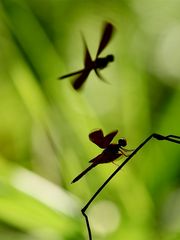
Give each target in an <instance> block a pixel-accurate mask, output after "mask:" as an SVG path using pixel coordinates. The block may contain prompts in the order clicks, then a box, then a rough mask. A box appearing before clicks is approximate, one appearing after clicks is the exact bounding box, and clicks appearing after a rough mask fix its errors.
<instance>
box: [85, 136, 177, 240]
mask: <svg viewBox="0 0 180 240" xmlns="http://www.w3.org/2000/svg"><path fill="white" fill-rule="evenodd" d="M152 138H155V139H156V140H159V141H162V140H166V141H169V142H173V143H177V144H180V136H176V135H168V136H163V135H160V134H157V133H153V134H151V135H150V136H149V137H147V138H146V139H145V140H144V141H143V142H142V143H141V144H140V145H139V146H138V147H137V148H136V149H135V150H134V151H133V152H132V153H131V154H130V155H129V157H127V158H126V159H125V161H124V162H123V163H122V164H121V165H120V166H119V167H118V168H117V169H116V170H115V171H114V172H113V173H112V174H111V175H110V176H109V177H108V178H107V180H106V181H105V182H104V183H103V184H102V185H101V187H100V188H99V189H98V190H97V191H96V192H95V194H94V195H93V196H92V197H91V199H90V200H89V201H88V202H87V204H86V205H85V206H84V207H83V208H82V209H81V212H82V215H83V216H84V217H85V221H86V226H87V230H88V236H89V240H92V234H91V227H90V224H89V219H88V216H87V215H86V213H85V212H86V210H87V208H88V207H89V205H90V204H91V203H92V202H93V200H94V199H95V198H96V197H97V195H98V194H99V193H100V192H101V191H102V190H103V188H104V187H105V186H106V185H107V184H108V183H109V182H110V180H111V179H112V178H113V177H114V176H115V175H116V174H117V173H118V172H119V171H120V170H121V169H122V168H123V167H124V166H125V165H126V163H128V162H129V160H130V159H131V158H132V157H133V156H134V155H135V154H136V153H137V152H138V151H139V150H140V149H141V148H143V147H144V145H145V144H146V143H147V142H149V141H150V140H151V139H152Z"/></svg>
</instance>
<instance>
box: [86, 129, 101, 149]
mask: <svg viewBox="0 0 180 240" xmlns="http://www.w3.org/2000/svg"><path fill="white" fill-rule="evenodd" d="M89 140H90V141H91V142H93V143H95V144H96V145H97V146H98V147H100V148H104V144H103V143H104V134H103V131H102V130H101V129H97V130H96V131H94V132H91V133H90V134H89Z"/></svg>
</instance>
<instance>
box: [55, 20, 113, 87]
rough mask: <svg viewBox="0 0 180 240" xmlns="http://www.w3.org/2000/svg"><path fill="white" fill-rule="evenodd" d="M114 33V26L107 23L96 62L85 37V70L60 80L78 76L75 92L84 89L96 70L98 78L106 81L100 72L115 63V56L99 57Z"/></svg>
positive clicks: (74, 83) (74, 84) (62, 77)
mask: <svg viewBox="0 0 180 240" xmlns="http://www.w3.org/2000/svg"><path fill="white" fill-rule="evenodd" d="M113 32H114V27H113V25H112V24H111V23H108V22H106V23H105V26H104V30H103V33H102V37H101V41H100V44H99V48H98V50H97V53H96V57H95V60H92V58H91V55H90V52H89V50H88V47H87V44H86V41H85V39H84V37H83V43H84V47H85V58H84V69H81V70H79V71H76V72H73V73H69V74H66V75H64V76H61V77H59V78H58V79H64V78H68V77H71V76H74V75H77V77H76V78H75V80H74V82H73V88H74V89H75V90H78V89H80V88H81V87H82V85H83V84H84V82H85V81H86V79H87V77H88V75H89V74H90V72H91V71H92V70H94V71H95V73H96V75H97V76H98V78H99V79H101V80H103V81H105V80H104V78H103V77H102V76H101V74H100V73H99V70H100V69H103V68H105V67H106V66H107V65H108V63H109V62H113V61H114V56H113V55H112V54H110V55H107V56H106V57H102V58H100V57H99V55H100V54H101V53H102V51H103V50H104V48H105V47H106V46H107V44H108V43H109V41H110V40H111V38H112V35H113Z"/></svg>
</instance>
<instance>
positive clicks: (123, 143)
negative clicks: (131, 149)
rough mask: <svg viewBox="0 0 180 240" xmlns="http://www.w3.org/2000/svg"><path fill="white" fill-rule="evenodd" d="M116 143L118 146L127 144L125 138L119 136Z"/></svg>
mask: <svg viewBox="0 0 180 240" xmlns="http://www.w3.org/2000/svg"><path fill="white" fill-rule="evenodd" d="M118 145H119V147H125V146H126V145H127V141H126V139H125V138H120V139H119V140H118Z"/></svg>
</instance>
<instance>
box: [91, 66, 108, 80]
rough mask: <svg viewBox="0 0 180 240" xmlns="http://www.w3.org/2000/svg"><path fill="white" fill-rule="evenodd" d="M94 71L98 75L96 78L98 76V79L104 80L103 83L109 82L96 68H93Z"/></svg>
mask: <svg viewBox="0 0 180 240" xmlns="http://www.w3.org/2000/svg"><path fill="white" fill-rule="evenodd" d="M94 71H95V73H96V75H97V76H98V78H99V79H100V80H102V81H103V82H105V83H109V82H108V81H106V80H105V79H104V77H103V76H102V75H101V74H100V72H99V71H98V70H97V69H94Z"/></svg>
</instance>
